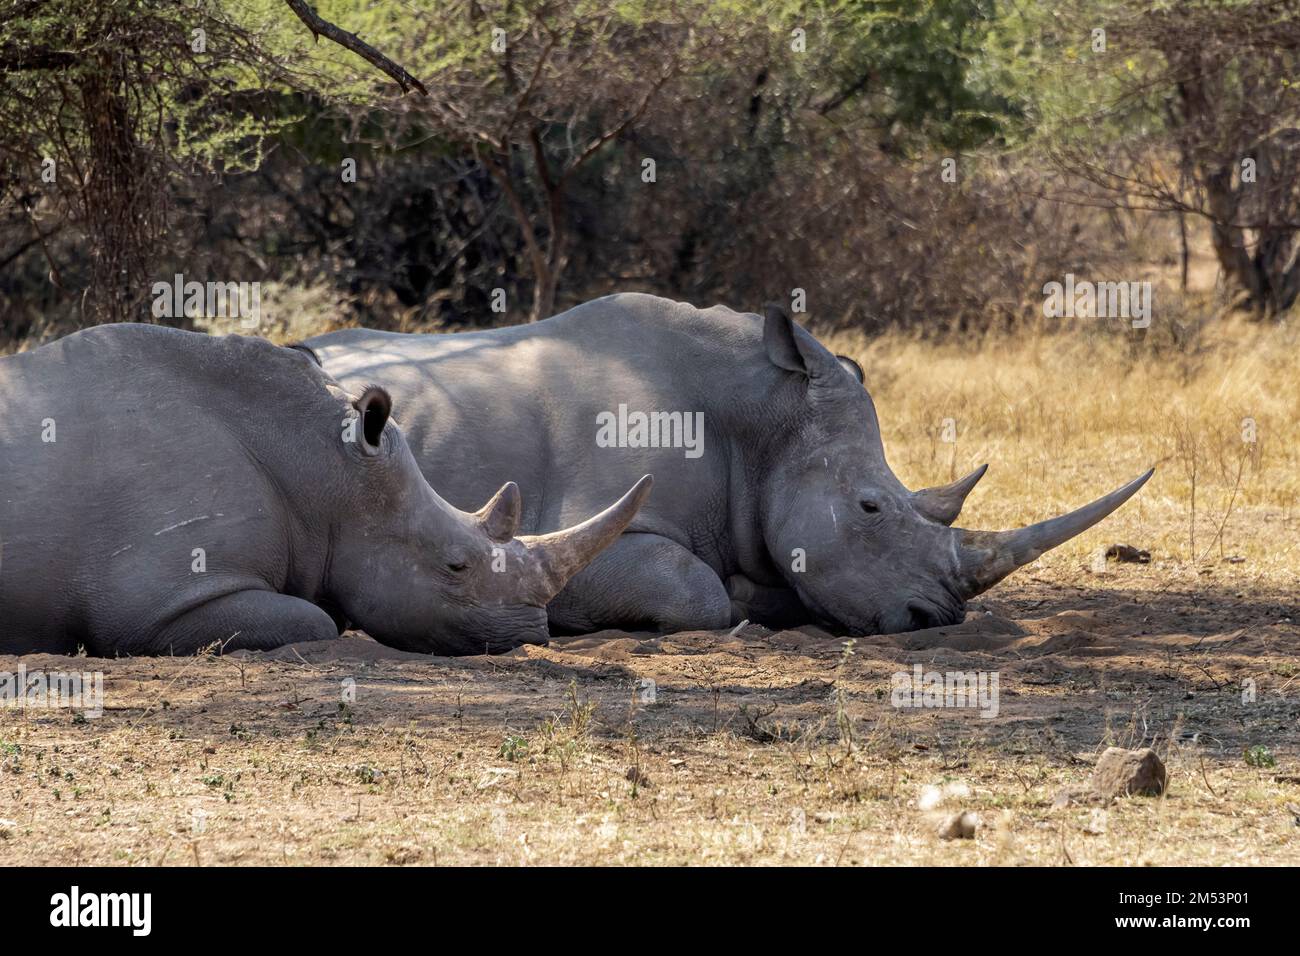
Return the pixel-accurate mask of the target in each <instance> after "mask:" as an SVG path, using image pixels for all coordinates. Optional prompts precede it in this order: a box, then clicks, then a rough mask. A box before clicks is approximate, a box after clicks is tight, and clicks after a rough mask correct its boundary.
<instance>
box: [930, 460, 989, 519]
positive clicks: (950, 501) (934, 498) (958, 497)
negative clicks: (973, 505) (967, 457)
mask: <svg viewBox="0 0 1300 956" xmlns="http://www.w3.org/2000/svg"><path fill="white" fill-rule="evenodd" d="M988 470H989V466H988V465H980V466H979V467H978V468H976V469H975V470H974V471H972V472H971V473H970V474H969V475H967V476H966V477H965V478H958V479H957V480H956V481H954V482H953V483H952V484H949V485H942V486H940V487H938V488H922V489H921V490H920V491H914V492H912V506H913V507H914V508H916V510H917V511H919V512H920V513H921V514H923V515H925V517H927V518H929V519H930V520H931V521H937V522H939V524H947V525H950V524H952V523H953V522H954V521H956V520H957V516H958V515H959V514H961V506H962V505H963V504H965V502H966V496H967V495H968V494H970V490H971V489H972V488H974V487H975V485H976V484H977V483H978V482H979V480H980V479H981V478H983V477H984V472H986V471H988Z"/></svg>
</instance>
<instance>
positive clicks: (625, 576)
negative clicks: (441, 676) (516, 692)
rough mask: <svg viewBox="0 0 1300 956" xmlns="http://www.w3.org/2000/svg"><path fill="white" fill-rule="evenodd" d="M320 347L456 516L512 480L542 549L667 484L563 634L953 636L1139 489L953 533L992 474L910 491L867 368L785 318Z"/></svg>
mask: <svg viewBox="0 0 1300 956" xmlns="http://www.w3.org/2000/svg"><path fill="white" fill-rule="evenodd" d="M305 346H306V347H307V348H310V349H311V351H312V352H313V353H314V354H315V355H316V356H317V357H318V359H319V360H320V362H321V363H322V365H323V366H324V368H325V369H326V370H327V371H328V372H329V373H330V374H331V375H333V376H335V377H336V378H338V379H339V381H341V382H343V383H344V384H346V385H348V386H350V387H357V386H359V385H360V384H361V383H366V382H378V383H381V384H383V385H384V386H385V387H386V388H388V389H390V390H391V391H392V392H393V394H394V395H395V396H397V398H398V400H399V402H400V405H401V409H402V410H401V411H400V412H399V418H400V419H401V421H402V425H403V429H404V431H405V432H406V434H407V436H408V440H409V441H410V443H411V448H412V451H413V452H414V454H415V457H416V460H417V461H418V462H419V464H420V467H421V469H422V470H423V471H424V473H425V475H426V476H428V477H429V479H430V480H431V481H432V482H433V483H434V484H435V485H437V487H438V488H439V489H440V490H441V491H442V492H443V493H444V494H445V495H447V497H448V500H450V501H451V502H453V503H460V504H462V505H463V504H464V503H465V502H471V501H475V500H478V499H479V498H481V497H482V495H483V493H484V492H485V491H486V490H487V489H490V488H492V487H494V486H495V485H496V484H498V483H499V482H500V481H501V480H503V477H504V476H506V475H516V476H518V477H519V480H520V481H521V483H523V484H524V485H525V487H526V488H527V489H528V490H529V493H530V494H529V497H528V498H527V500H526V502H525V506H524V516H523V523H524V526H525V527H527V528H528V529H530V530H532V531H543V530H546V529H549V528H554V527H559V526H561V525H563V524H564V523H566V522H569V521H572V520H573V519H574V518H575V517H576V516H577V515H580V514H583V513H585V512H587V511H588V510H589V509H591V508H592V507H593V505H594V504H595V503H596V502H599V501H601V500H607V498H608V496H609V495H611V494H612V493H613V492H614V490H615V489H617V488H619V487H625V486H626V483H627V480H628V476H630V475H634V474H642V473H645V472H653V474H654V475H655V479H656V489H657V490H656V493H655V496H654V499H653V500H652V501H651V502H650V503H649V504H648V505H647V506H646V507H645V508H643V509H642V510H641V512H640V514H639V515H638V516H637V517H636V519H635V520H634V521H633V523H632V524H631V525H630V526H629V528H628V529H627V531H626V532H625V533H624V534H623V536H622V537H621V539H620V540H619V541H618V542H617V543H615V544H614V545H613V546H611V547H610V548H609V549H608V550H607V551H606V552H604V553H603V554H602V555H601V556H600V557H599V558H597V559H596V560H595V561H594V562H593V563H592V564H591V566H590V567H588V568H587V569H586V570H584V571H583V572H582V573H580V574H578V575H577V576H576V577H575V578H574V579H573V581H572V582H571V583H570V585H569V586H568V587H567V588H566V589H565V590H564V591H563V592H562V593H561V594H560V595H559V596H558V597H557V598H556V599H555V600H554V601H553V602H552V603H551V605H550V609H549V610H550V615H551V621H552V624H553V625H555V626H557V627H560V628H564V629H566V630H591V629H596V628H601V627H645V628H651V629H656V630H665V631H666V630H674V629H681V628H693V627H701V628H717V627H722V626H725V625H727V624H728V623H730V622H733V621H735V620H737V619H739V618H742V617H744V618H749V619H751V620H758V621H763V622H765V623H774V624H796V623H804V622H808V621H816V622H819V623H822V624H824V625H827V626H830V627H833V628H836V629H840V630H845V631H849V632H854V633H863V632H867V633H870V632H877V631H880V632H888V631H900V630H907V629H910V628H914V627H922V626H928V625H934V624H941V623H946V622H951V621H954V620H958V619H960V617H961V616H962V614H963V612H964V605H965V600H966V599H967V598H968V597H969V596H971V595H972V594H973V593H977V592H978V591H979V590H983V589H984V588H985V587H988V586H990V585H991V584H992V583H993V582H994V581H995V580H996V579H998V578H1000V577H1001V576H1003V575H1004V574H1006V573H1007V572H1008V571H1010V570H1011V569H1012V568H1014V567H1015V566H1017V565H1018V564H1021V563H1024V561H1026V560H1031V558H1030V557H1029V555H1030V553H1031V552H1033V557H1036V556H1037V554H1038V553H1041V551H1043V550H1046V549H1047V548H1048V547H1052V546H1054V545H1055V544H1059V543H1060V541H1061V540H1064V538H1066V537H1069V536H1070V534H1073V533H1078V530H1082V527H1086V526H1087V524H1091V523H1093V522H1094V521H1096V520H1100V518H1101V517H1103V516H1104V514H1103V512H1104V513H1109V511H1110V510H1113V509H1114V508H1115V507H1118V505H1119V504H1120V503H1121V502H1122V501H1123V500H1124V499H1126V498H1127V497H1128V496H1129V495H1131V494H1132V493H1133V492H1134V491H1136V489H1137V487H1138V486H1139V485H1140V484H1141V482H1142V481H1144V480H1145V477H1144V478H1142V479H1139V480H1138V481H1137V482H1134V483H1132V484H1130V485H1129V486H1127V487H1126V488H1124V489H1121V490H1120V491H1119V492H1115V493H1114V494H1112V495H1111V496H1107V498H1105V499H1102V500H1101V501H1099V502H1096V503H1094V504H1093V505H1091V506H1088V508H1086V509H1081V510H1080V512H1076V513H1074V514H1073V515H1069V516H1066V517H1064V518H1060V519H1055V520H1056V522H1057V524H1055V525H1053V524H1052V523H1051V522H1047V523H1045V524H1044V525H1039V526H1033V527H1032V528H1027V529H1022V530H1021V531H1019V532H1005V533H1000V534H1001V535H1002V537H998V535H997V534H980V533H976V532H963V531H961V530H960V529H956V528H951V527H949V525H950V524H951V522H952V520H953V518H955V517H956V513H957V510H958V509H959V508H960V504H961V499H962V498H963V497H964V495H965V493H966V492H967V491H969V488H970V486H972V485H973V484H974V481H975V480H976V479H978V477H979V474H982V470H981V472H978V473H976V474H975V475H973V476H970V477H969V478H967V479H964V480H963V481H961V482H956V483H954V484H953V485H951V486H947V487H945V488H935V489H926V490H924V491H920V492H912V491H909V490H908V489H906V488H905V487H903V485H902V484H901V483H900V482H899V481H898V479H897V478H896V477H895V476H894V474H893V472H892V471H891V470H890V468H889V466H888V464H887V463H886V460H885V455H884V450H883V446H882V444H881V440H880V431H879V425H878V422H877V418H876V412H875V408H874V406H873V404H872V401H871V398H870V396H869V395H868V393H867V391H866V390H865V389H864V388H863V386H862V382H861V371H860V369H857V368H856V366H853V365H852V363H849V362H848V361H847V360H842V359H838V358H837V357H836V356H833V355H832V354H831V353H830V352H828V351H827V350H826V349H825V348H823V347H822V346H821V345H820V344H819V343H818V342H817V341H816V340H815V339H814V338H813V337H812V336H811V335H810V334H809V333H808V332H807V331H806V330H804V329H802V328H800V327H799V326H798V325H796V324H794V323H793V322H792V321H791V320H790V318H789V316H788V315H787V314H785V313H784V311H783V310H781V309H779V308H769V309H768V310H767V314H766V317H760V316H758V315H753V314H745V313H737V312H734V311H732V310H731V309H728V308H725V307H723V306H715V307H713V308H710V309H705V310H701V309H697V308H694V307H693V306H690V305H687V304H684V303H679V302H672V301H669V300H666V299H662V298H658V297H654V296H648V295H639V294H621V295H614V296H609V297H606V298H602V299H598V300H595V301H593V302H589V303H586V304H584V305H581V306H578V307H576V308H574V309H571V310H570V311H568V312H565V313H563V314H562V315H558V316H556V317H554V318H551V319H548V320H546V321H543V322H539V323H536V324H532V325H524V326H515V327H509V328H503V329H496V330H490V331H483V332H473V333H463V334H456V335H408V334H399V333H388V332H380V331H374V330H366V329H349V330H343V331H340V332H334V333H329V334H327V335H323V336H318V337H316V338H313V339H310V340H308V341H307V342H306V343H305ZM1062 522H1063V523H1064V524H1062ZM1066 532H1069V533H1066ZM1015 535H1019V537H1010V536H1015Z"/></svg>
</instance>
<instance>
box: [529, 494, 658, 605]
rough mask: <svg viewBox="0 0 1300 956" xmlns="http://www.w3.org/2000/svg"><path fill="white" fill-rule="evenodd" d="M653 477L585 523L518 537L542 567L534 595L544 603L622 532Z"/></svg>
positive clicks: (642, 499)
mask: <svg viewBox="0 0 1300 956" xmlns="http://www.w3.org/2000/svg"><path fill="white" fill-rule="evenodd" d="M653 486H654V479H653V478H652V477H651V476H650V475H646V476H645V477H643V478H642V479H641V480H640V481H638V482H637V483H636V484H635V485H633V486H632V487H631V488H630V489H629V490H628V492H627V493H626V494H625V495H623V497H622V498H619V499H618V501H616V502H614V503H613V504H612V505H610V506H609V507H608V508H606V509H605V510H604V511H602V512H601V513H600V514H598V515H596V516H595V517H592V518H588V519H587V520H586V521H584V522H582V524H578V525H574V526H573V527H572V528H565V529H564V530H562V531H553V532H551V533H550V534H539V535H524V536H522V537H520V538H518V539H517V540H518V541H519V543H520V544H522V545H523V547H524V550H525V552H526V553H527V554H528V555H529V556H530V557H531V558H532V559H533V560H534V561H535V562H536V566H537V567H538V569H539V575H538V578H537V582H538V583H537V586H536V591H537V594H536V595H535V596H536V597H538V598H539V599H540V603H542V604H545V603H546V602H547V601H549V600H550V599H551V598H553V597H555V595H557V594H559V593H560V589H561V588H563V587H564V586H565V585H566V584H568V583H569V578H571V577H573V576H574V575H575V574H577V573H578V572H579V571H581V570H582V569H583V568H585V567H586V566H587V565H588V564H590V563H591V561H592V559H593V558H595V557H596V555H598V554H599V553H600V552H601V551H603V550H604V549H605V548H607V547H609V546H610V545H611V544H613V543H614V539H615V538H617V537H618V536H619V535H620V534H622V533H623V530H624V529H625V528H626V527H627V526H628V524H629V523H630V522H631V521H632V519H633V518H635V517H636V513H637V510H638V509H640V507H641V505H642V503H643V502H644V501H645V500H646V498H647V497H648V496H649V494H650V489H651V487H653Z"/></svg>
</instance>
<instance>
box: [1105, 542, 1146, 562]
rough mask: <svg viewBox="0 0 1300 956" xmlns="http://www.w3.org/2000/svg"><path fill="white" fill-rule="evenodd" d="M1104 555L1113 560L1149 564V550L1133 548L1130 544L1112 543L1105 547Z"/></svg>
mask: <svg viewBox="0 0 1300 956" xmlns="http://www.w3.org/2000/svg"><path fill="white" fill-rule="evenodd" d="M1106 557H1107V558H1110V559H1111V560H1114V561H1124V562H1128V563H1129V564H1150V563H1151V552H1150V551H1143V550H1142V549H1141V548H1135V547H1133V546H1132V545H1131V544H1112V545H1111V546H1110V547H1109V548H1107V549H1106Z"/></svg>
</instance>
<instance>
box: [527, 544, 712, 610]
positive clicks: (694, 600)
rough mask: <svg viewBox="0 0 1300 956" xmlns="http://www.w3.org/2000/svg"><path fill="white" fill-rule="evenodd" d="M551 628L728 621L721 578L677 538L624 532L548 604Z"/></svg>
mask: <svg viewBox="0 0 1300 956" xmlns="http://www.w3.org/2000/svg"><path fill="white" fill-rule="evenodd" d="M546 610H547V617H548V618H549V619H550V624H551V627H552V628H554V629H555V630H556V631H561V632H569V633H574V632H577V633H581V632H585V631H599V630H603V629H605V628H621V629H624V630H652V631H660V632H665V633H666V632H669V631H686V630H714V629H717V628H723V627H726V626H727V625H728V624H729V623H730V622H731V599H730V598H729V597H728V596H727V589H726V587H725V586H724V585H723V583H722V580H721V579H720V578H719V577H718V576H717V575H716V574H715V573H714V572H713V569H712V568H710V567H709V566H708V565H707V564H705V563H704V562H703V561H701V560H700V559H699V558H697V557H696V556H695V555H693V554H691V552H689V551H687V550H686V549H685V548H683V547H682V546H681V545H680V544H678V543H677V542H675V541H672V540H670V539H668V538H664V537H661V536H659V535H657V534H639V533H638V534H625V535H623V536H622V537H620V538H619V539H618V540H617V541H615V542H614V543H613V544H612V545H610V546H609V547H608V548H606V549H605V550H604V551H602V552H601V553H600V555H599V556H598V557H597V558H596V560H595V561H593V562H592V563H591V564H589V565H587V567H586V568H584V569H583V570H581V571H579V572H578V573H577V574H576V575H575V576H574V577H573V579H572V580H570V581H569V583H568V585H567V586H566V587H565V588H564V590H563V591H561V592H560V593H559V594H557V595H556V596H555V598H554V599H553V600H552V601H551V603H550V604H548V605H547V608H546Z"/></svg>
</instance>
